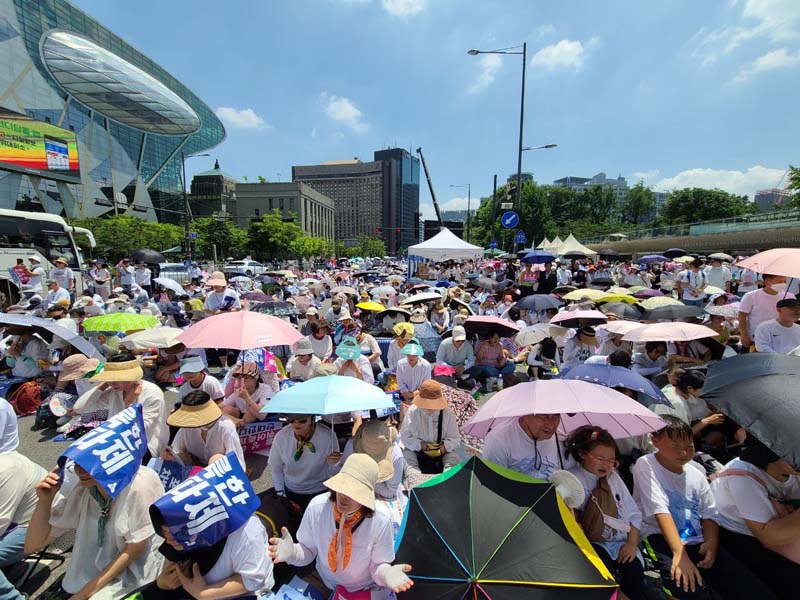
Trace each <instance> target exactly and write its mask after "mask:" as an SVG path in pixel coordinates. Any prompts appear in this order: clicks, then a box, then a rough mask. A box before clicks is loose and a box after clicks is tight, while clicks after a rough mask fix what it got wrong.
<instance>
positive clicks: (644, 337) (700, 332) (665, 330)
mask: <svg viewBox="0 0 800 600" xmlns="http://www.w3.org/2000/svg"><path fill="white" fill-rule="evenodd" d="M201 322H202V321H201ZM717 335H719V334H718V333H717V332H716V331H714V330H713V329H711V328H710V327H706V326H705V325H695V324H694V323H680V322H677V321H676V322H669V323H653V324H652V325H644V326H642V327H637V328H636V329H634V330H632V331H629V332H628V333H626V334H625V337H623V338H622V339H623V340H626V341H628V342H689V341H691V340H700V339H703V338H709V337H716V336H717Z"/></svg>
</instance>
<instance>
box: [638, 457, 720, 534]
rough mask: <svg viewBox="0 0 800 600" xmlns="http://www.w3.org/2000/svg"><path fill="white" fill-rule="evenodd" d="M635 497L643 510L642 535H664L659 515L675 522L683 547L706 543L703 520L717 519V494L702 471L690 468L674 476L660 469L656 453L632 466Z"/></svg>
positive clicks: (640, 459)
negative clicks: (657, 520) (713, 491)
mask: <svg viewBox="0 0 800 600" xmlns="http://www.w3.org/2000/svg"><path fill="white" fill-rule="evenodd" d="M633 497H634V499H635V500H636V504H637V505H638V506H639V510H641V511H642V535H643V536H645V537H646V536H648V535H650V534H653V533H659V534H660V533H661V529H660V528H659V526H658V523H657V522H656V517H655V516H656V515H657V514H668V515H671V516H672V520H673V521H675V526H676V527H677V528H678V533H679V535H680V537H681V541H682V542H683V544H684V545H687V544H701V543H702V542H703V528H702V524H701V521H702V520H703V519H714V520H716V518H717V509H716V505H715V503H714V495H713V494H712V493H711V487H710V486H709V485H708V481H706V478H705V477H704V476H703V474H702V473H700V471H699V470H697V469H694V468H692V467H690V466H688V465H687V466H686V467H684V469H683V473H673V472H672V471H668V470H667V469H665V468H664V467H662V466H661V463H659V462H658V460H657V459H656V455H655V454H646V455H644V456H642V457H640V458H639V460H637V461H636V464H635V465H633Z"/></svg>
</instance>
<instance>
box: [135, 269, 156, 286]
mask: <svg viewBox="0 0 800 600" xmlns="http://www.w3.org/2000/svg"><path fill="white" fill-rule="evenodd" d="M152 274H153V273H152V272H151V271H150V269H148V268H147V267H145V268H144V269H136V270H135V271H134V273H133V277H134V279H135V280H136V283H138V284H139V285H141V286H145V285H150V277H151V276H152Z"/></svg>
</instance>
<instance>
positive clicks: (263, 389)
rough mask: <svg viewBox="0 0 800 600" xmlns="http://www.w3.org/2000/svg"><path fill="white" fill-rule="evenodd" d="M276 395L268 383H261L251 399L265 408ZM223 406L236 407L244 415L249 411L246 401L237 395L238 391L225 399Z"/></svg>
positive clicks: (251, 395)
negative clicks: (268, 401)
mask: <svg viewBox="0 0 800 600" xmlns="http://www.w3.org/2000/svg"><path fill="white" fill-rule="evenodd" d="M274 395H275V392H274V391H273V390H272V388H271V387H270V386H269V385H267V384H266V383H259V384H258V387H257V388H256V389H255V391H254V392H253V393H252V394H250V397H251V398H252V399H253V402H255V403H256V404H258V405H259V406H264V405H265V404H266V403H267V400H269V399H270V398H272V396H274ZM222 406H235V407H236V410H238V411H239V412H240V413H242V414H244V413H245V411H247V402H245V400H244V399H243V398H242V397H241V396H239V394H237V393H236V390H234V391H233V392H232V393H231V394H230V396H226V397H225V399H224V400H223V401H222ZM265 416H266V415H265Z"/></svg>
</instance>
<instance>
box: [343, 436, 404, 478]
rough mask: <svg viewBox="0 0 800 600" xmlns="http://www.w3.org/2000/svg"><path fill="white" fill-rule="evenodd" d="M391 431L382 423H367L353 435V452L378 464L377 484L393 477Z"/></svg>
mask: <svg viewBox="0 0 800 600" xmlns="http://www.w3.org/2000/svg"><path fill="white" fill-rule="evenodd" d="M392 438H393V436H392V430H391V429H390V428H389V426H388V425H387V424H386V423H385V422H384V421H367V422H366V423H364V424H363V425H362V426H361V427H359V428H358V430H356V432H355V434H354V435H353V452H358V453H360V454H366V455H367V456H369V457H370V458H371V459H372V460H374V461H375V462H376V463H378V483H383V482H384V481H389V480H390V479H391V478H392V477H393V476H394V465H393V464H392V450H393V447H394V439H392Z"/></svg>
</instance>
